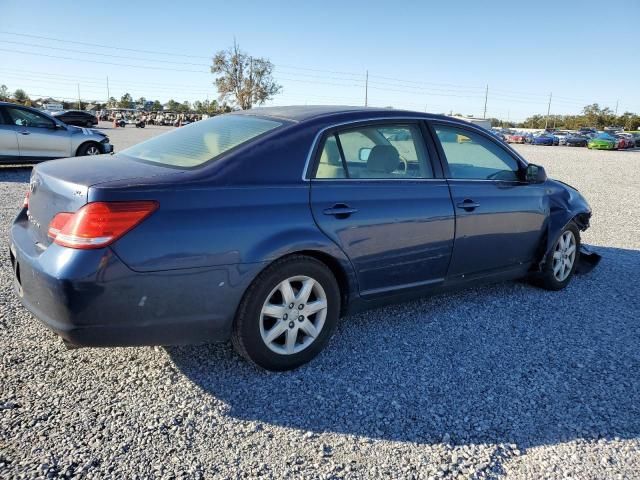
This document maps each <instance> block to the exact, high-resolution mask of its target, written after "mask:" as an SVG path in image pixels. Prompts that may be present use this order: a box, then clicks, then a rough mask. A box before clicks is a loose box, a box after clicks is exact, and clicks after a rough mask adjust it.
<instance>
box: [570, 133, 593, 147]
mask: <svg viewBox="0 0 640 480" xmlns="http://www.w3.org/2000/svg"><path fill="white" fill-rule="evenodd" d="M588 141H589V137H587V136H585V135H578V134H577V133H570V134H569V135H567V137H566V138H565V143H566V145H567V146H568V147H586V146H587V142H588Z"/></svg>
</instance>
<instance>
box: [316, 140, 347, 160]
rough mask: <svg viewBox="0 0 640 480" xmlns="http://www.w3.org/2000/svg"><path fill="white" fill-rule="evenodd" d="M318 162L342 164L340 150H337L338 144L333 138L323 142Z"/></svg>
mask: <svg viewBox="0 0 640 480" xmlns="http://www.w3.org/2000/svg"><path fill="white" fill-rule="evenodd" d="M332 140H333V141H332ZM320 163H327V164H329V165H336V166H342V160H341V159H340V150H338V145H337V144H336V141H335V139H331V138H330V139H328V140H327V141H326V142H325V144H324V148H323V149H322V154H321V155H320Z"/></svg>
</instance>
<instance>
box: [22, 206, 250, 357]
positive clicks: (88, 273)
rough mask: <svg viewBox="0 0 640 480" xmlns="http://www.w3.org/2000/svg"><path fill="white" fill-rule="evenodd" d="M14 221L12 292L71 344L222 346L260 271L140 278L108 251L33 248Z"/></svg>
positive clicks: (238, 268)
mask: <svg viewBox="0 0 640 480" xmlns="http://www.w3.org/2000/svg"><path fill="white" fill-rule="evenodd" d="M23 214H24V211H23V212H22V213H21V215H23ZM24 217H25V219H24V220H25V221H26V215H24ZM19 219H20V217H18V221H16V223H14V225H13V226H12V228H11V232H10V251H11V253H10V255H11V263H12V265H13V268H14V284H15V290H16V292H17V294H18V296H19V298H20V300H21V302H22V304H23V305H24V306H25V307H26V308H27V309H28V310H29V311H31V312H32V313H33V314H34V315H35V316H36V317H37V318H38V319H39V320H41V321H42V322H43V323H44V324H45V325H46V326H47V327H48V328H50V329H51V330H53V331H54V332H56V333H57V334H58V335H60V336H61V337H62V338H63V339H64V340H65V341H66V342H68V343H70V344H73V345H77V346H133V345H183V344H195V343H207V342H215V341H225V340H227V339H228V338H229V335H230V332H231V325H232V322H233V318H234V316H235V311H236V308H237V306H238V304H239V303H240V300H241V298H242V294H243V293H244V291H245V289H246V287H247V286H248V285H249V283H250V282H251V280H252V279H253V278H254V276H255V274H257V272H258V271H259V270H260V269H261V267H262V264H249V265H228V266H220V267H211V268H197V269H181V270H170V271H160V272H145V273H140V272H135V271H133V270H131V269H129V268H128V267H127V266H126V265H125V264H124V263H123V262H122V261H121V260H120V259H119V258H118V257H117V255H115V253H114V252H113V251H112V250H111V249H110V248H104V249H97V250H74V249H69V248H65V247H61V246H59V245H56V244H52V245H50V246H49V247H47V248H46V249H44V250H39V249H38V247H37V246H36V244H35V242H34V241H33V238H31V234H30V231H29V229H28V228H26V225H24V222H22V221H19ZM26 222H27V223H28V221H26Z"/></svg>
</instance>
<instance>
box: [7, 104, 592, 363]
mask: <svg viewBox="0 0 640 480" xmlns="http://www.w3.org/2000/svg"><path fill="white" fill-rule="evenodd" d="M400 131H403V132H404V133H406V134H407V135H406V136H407V138H409V139H408V140H403V141H402V145H404V146H405V147H406V144H407V143H408V144H410V146H411V148H404V150H402V152H403V153H400V152H401V150H400V149H401V148H402V146H401V145H400V144H398V143H395V142H397V140H395V138H398V137H394V135H397V134H398V133H399V132H400ZM423 132H432V133H433V135H425V134H424V133H423ZM460 137H465V138H467V139H468V141H464V142H459V141H458V138H460ZM403 138H404V137H403ZM478 180H482V181H478ZM29 185H30V190H29V191H30V193H29V197H28V199H27V201H26V202H25V205H24V207H23V208H22V209H21V211H20V212H19V214H18V216H17V218H16V219H15V221H14V223H13V225H12V227H11V230H10V251H11V262H12V265H13V269H14V274H15V287H16V291H17V294H18V296H19V298H20V299H21V301H22V303H23V304H24V305H25V306H26V307H27V308H28V309H30V310H31V311H32V312H33V313H34V314H35V316H37V317H38V318H40V319H41V320H42V321H43V322H44V323H45V324H46V325H48V326H49V327H50V328H51V329H53V330H54V331H56V332H58V333H59V334H60V335H61V336H62V337H63V339H64V340H65V341H66V342H68V343H70V344H75V345H85V346H112V345H169V344H190V343H202V342H210V341H224V340H227V339H229V338H231V340H232V342H233V344H234V346H235V348H236V349H237V351H238V352H240V353H241V354H242V355H243V356H245V357H246V358H248V359H249V360H250V361H252V362H253V363H255V364H257V365H259V366H260V367H263V368H266V369H271V370H285V369H290V368H295V367H297V366H299V365H301V364H303V363H305V362H307V361H309V360H311V359H312V358H313V357H314V356H315V355H317V354H318V352H320V350H322V349H323V348H324V346H325V345H326V344H327V341H328V340H329V338H330V337H331V335H332V333H333V331H334V329H335V327H336V324H337V322H338V318H339V316H340V315H342V314H346V313H347V312H354V311H358V310H361V309H364V308H369V307H372V306H376V305H381V304H384V303H388V302H392V301H399V300H402V299H406V298H410V297H415V296H419V295H424V294H429V293H434V292H436V291H440V290H443V289H448V288H456V287H460V286H463V285H469V286H475V285H478V284H480V283H484V282H488V281H498V280H505V279H515V278H522V277H526V278H529V279H530V280H532V281H534V282H535V283H536V284H537V285H540V286H542V287H544V288H547V289H550V290H560V289H562V288H564V287H565V286H566V285H567V284H568V283H569V282H570V281H571V278H572V276H573V274H574V273H575V271H576V267H577V265H578V262H579V261H586V259H593V260H597V257H594V256H593V255H589V254H588V253H586V251H585V250H584V249H582V248H581V243H580V232H581V231H582V230H585V229H586V228H588V226H589V219H590V217H591V209H590V207H589V205H588V203H587V201H586V200H585V199H584V198H583V196H582V195H581V194H580V193H579V192H578V191H577V190H575V189H574V188H572V187H570V186H568V185H566V184H564V183H561V182H557V181H554V180H551V179H548V178H547V176H546V174H545V171H544V168H542V167H540V166H536V165H533V164H528V163H527V162H526V161H525V160H524V159H523V158H522V157H521V156H520V155H519V154H518V153H517V152H516V151H515V150H513V149H511V148H510V147H509V146H507V145H506V144H504V143H502V142H500V141H499V140H497V139H496V138H494V137H493V136H492V135H490V134H489V133H488V132H487V131H486V130H484V129H483V128H480V127H478V126H475V125H471V124H469V123H468V122H465V121H463V120H453V119H451V118H449V117H445V116H440V115H429V114H423V113H418V112H415V113H414V112H406V111H400V110H390V109H363V108H354V107H271V108H260V109H255V110H247V111H239V112H233V113H230V114H226V115H219V116H215V117H213V118H210V119H207V120H202V121H200V122H196V123H193V124H192V125H188V126H186V127H183V128H180V129H176V130H175V131H172V132H170V133H167V134H165V135H161V136H158V137H155V138H152V139H150V140H147V141H145V142H143V143H140V144H137V145H135V146H133V147H131V148H128V149H127V150H123V151H122V152H120V153H118V154H116V155H113V156H110V157H108V158H107V157H92V158H89V159H78V158H71V159H63V160H57V161H54V162H46V163H43V164H41V165H38V166H37V167H36V168H34V169H33V172H32V175H31V181H30V184H29ZM581 259H582V260H581ZM593 263H594V262H590V264H593ZM390 328H392V327H390ZM371 355H376V353H375V352H371Z"/></svg>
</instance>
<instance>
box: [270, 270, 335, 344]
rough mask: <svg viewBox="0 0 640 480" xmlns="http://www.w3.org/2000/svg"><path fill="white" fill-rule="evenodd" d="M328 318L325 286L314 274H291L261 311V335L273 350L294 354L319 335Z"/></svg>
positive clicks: (280, 284) (275, 290) (273, 291)
mask: <svg viewBox="0 0 640 480" xmlns="http://www.w3.org/2000/svg"><path fill="white" fill-rule="evenodd" d="M326 318H327V295H326V293H325V291H324V289H323V288H322V285H320V283H319V282H318V281H316V280H314V279H313V278H311V277H307V276H303V275H299V276H295V277H290V278H287V279H286V280H283V281H282V282H280V283H279V284H278V285H277V286H276V287H275V288H274V289H273V290H272V291H271V293H270V294H269V295H268V296H267V299H266V300H265V302H264V304H263V306H262V310H261V312H260V335H261V337H262V341H263V342H264V344H265V345H266V346H267V347H268V348H269V349H270V350H271V351H273V352H275V353H278V354H280V355H292V354H295V353H299V352H301V351H302V350H304V349H305V348H307V347H309V346H310V345H311V344H312V343H313V342H314V341H315V340H316V338H318V335H320V332H321V331H322V327H324V324H325V320H326Z"/></svg>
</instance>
